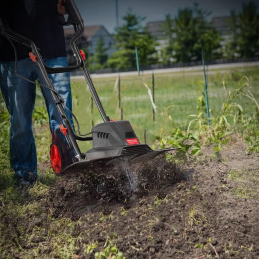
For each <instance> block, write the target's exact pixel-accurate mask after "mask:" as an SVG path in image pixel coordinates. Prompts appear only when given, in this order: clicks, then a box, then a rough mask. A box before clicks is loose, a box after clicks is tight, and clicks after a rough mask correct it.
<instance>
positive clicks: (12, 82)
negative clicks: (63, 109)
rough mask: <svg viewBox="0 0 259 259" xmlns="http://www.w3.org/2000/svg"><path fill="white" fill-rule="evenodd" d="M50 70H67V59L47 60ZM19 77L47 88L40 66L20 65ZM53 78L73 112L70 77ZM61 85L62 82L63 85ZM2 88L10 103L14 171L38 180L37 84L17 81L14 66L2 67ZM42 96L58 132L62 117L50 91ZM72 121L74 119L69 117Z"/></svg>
mask: <svg viewBox="0 0 259 259" xmlns="http://www.w3.org/2000/svg"><path fill="white" fill-rule="evenodd" d="M45 63H46V64H47V65H49V66H54V65H57V66H66V65H67V61H66V58H55V59H50V60H45ZM17 73H18V74H20V75H22V76H23V77H25V78H27V79H29V80H32V81H35V80H37V79H39V81H40V83H42V84H44V85H45V84H46V83H45V82H43V81H42V80H41V78H42V77H41V74H40V71H39V68H38V66H37V64H35V63H33V62H32V61H31V60H30V59H23V60H19V61H18V66H17ZM50 78H51V80H52V82H53V84H54V86H55V88H56V90H57V91H58V92H59V91H60V95H61V96H62V97H63V98H64V99H65V102H66V105H67V107H68V108H69V109H72V101H71V91H70V82H69V74H67V73H64V74H57V75H50ZM59 82H61V83H60V84H59ZM0 87H1V92H2V94H3V97H4V99H5V102H6V106H7V109H8V111H9V113H10V115H11V128H10V163H11V167H12V168H13V170H14V171H15V173H16V176H18V177H20V178H24V177H25V178H26V177H27V176H28V175H29V173H30V172H31V173H33V174H34V175H35V176H37V155H36V146H35V140H34V137H33V132H32V112H33V108H34V104H35V91H36V87H35V85H34V84H32V83H29V82H28V81H26V80H24V79H22V78H20V77H17V76H16V75H15V74H14V62H1V63H0ZM42 92H43V95H44V97H45V100H46V105H47V108H48V112H49V117H50V129H51V131H53V130H56V129H57V127H59V126H58V124H60V123H61V122H60V121H58V123H56V122H55V119H54V118H57V120H60V116H59V115H58V114H57V111H56V109H55V107H54V103H53V102H52V97H51V96H49V95H50V93H49V90H48V89H45V88H44V87H42ZM69 119H71V116H70V117H69Z"/></svg>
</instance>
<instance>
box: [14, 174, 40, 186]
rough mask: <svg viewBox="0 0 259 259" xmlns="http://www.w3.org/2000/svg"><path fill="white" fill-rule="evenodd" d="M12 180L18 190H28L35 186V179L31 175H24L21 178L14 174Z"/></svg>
mask: <svg viewBox="0 0 259 259" xmlns="http://www.w3.org/2000/svg"><path fill="white" fill-rule="evenodd" d="M14 180H15V185H16V186H17V187H18V188H19V189H30V188H32V187H33V186H34V185H35V183H36V180H37V177H36V176H35V175H34V174H33V173H26V174H24V175H23V176H22V177H21V176H19V175H17V174H15V176H14Z"/></svg>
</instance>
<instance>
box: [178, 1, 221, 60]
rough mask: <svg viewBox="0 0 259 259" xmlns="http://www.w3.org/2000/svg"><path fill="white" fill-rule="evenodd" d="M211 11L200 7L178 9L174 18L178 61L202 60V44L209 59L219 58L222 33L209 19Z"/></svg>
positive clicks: (196, 5)
mask: <svg viewBox="0 0 259 259" xmlns="http://www.w3.org/2000/svg"><path fill="white" fill-rule="evenodd" d="M209 15H210V12H208V11H205V10H203V9H201V8H199V5H198V4H195V5H194V7H193V8H184V9H180V10H179V11H178V14H177V16H176V17H175V19H174V44H173V51H174V55H173V56H174V58H175V59H176V61H177V62H189V61H193V60H201V46H202V42H203V43H204V53H205V56H206V59H207V60H213V59H216V58H219V57H220V55H221V51H220V48H221V46H220V35H219V34H218V32H217V30H216V28H215V27H214V26H213V25H212V24H210V23H209V22H208V21H207V17H208V16H209Z"/></svg>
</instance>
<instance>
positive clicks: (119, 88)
mask: <svg viewBox="0 0 259 259" xmlns="http://www.w3.org/2000/svg"><path fill="white" fill-rule="evenodd" d="M118 100H119V109H121V78H120V75H119V78H118Z"/></svg>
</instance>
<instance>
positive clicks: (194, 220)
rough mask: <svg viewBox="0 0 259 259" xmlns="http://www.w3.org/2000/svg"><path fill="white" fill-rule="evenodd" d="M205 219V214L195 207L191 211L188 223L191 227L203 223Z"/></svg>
mask: <svg viewBox="0 0 259 259" xmlns="http://www.w3.org/2000/svg"><path fill="white" fill-rule="evenodd" d="M205 219H206V218H205V216H204V214H203V213H201V212H200V211H198V210H197V209H195V208H193V209H191V210H190V211H189V214H188V223H189V225H190V226H191V227H193V226H197V225H199V224H201V223H202V222H203V221H204V220H205Z"/></svg>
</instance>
